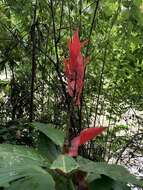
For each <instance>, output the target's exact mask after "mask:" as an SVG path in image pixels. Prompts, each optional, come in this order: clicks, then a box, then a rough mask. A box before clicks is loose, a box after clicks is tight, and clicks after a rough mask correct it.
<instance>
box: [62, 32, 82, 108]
mask: <svg viewBox="0 0 143 190" xmlns="http://www.w3.org/2000/svg"><path fill="white" fill-rule="evenodd" d="M82 46H83V44H82V43H80V40H79V37H78V32H77V31H76V32H74V35H73V38H72V39H71V40H69V42H68V47H69V53H70V57H69V59H64V70H65V75H66V77H67V82H68V93H69V95H70V96H71V97H74V103H75V105H78V106H79V105H80V96H81V93H82V89H83V85H84V64H83V56H82V54H81V47H82Z"/></svg>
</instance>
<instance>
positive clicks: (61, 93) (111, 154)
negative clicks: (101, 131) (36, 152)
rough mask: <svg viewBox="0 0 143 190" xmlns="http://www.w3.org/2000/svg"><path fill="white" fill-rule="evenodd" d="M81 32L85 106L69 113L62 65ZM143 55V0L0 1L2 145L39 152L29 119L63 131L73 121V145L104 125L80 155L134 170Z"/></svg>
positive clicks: (142, 134)
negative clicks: (80, 136) (83, 132)
mask: <svg viewBox="0 0 143 190" xmlns="http://www.w3.org/2000/svg"><path fill="white" fill-rule="evenodd" d="M77 29H78V30H79V36H80V40H81V41H83V40H89V43H88V45H87V46H86V47H85V48H84V49H83V55H84V56H85V57H86V56H88V55H89V56H90V63H89V64H88V66H87V69H86V74H85V87H84V91H83V96H82V104H81V107H80V108H71V109H70V113H69V114H67V113H68V104H67V102H68V101H70V97H67V95H66V79H65V76H64V72H63V59H64V57H68V54H69V52H68V47H67V39H68V38H69V37H71V36H72V34H73V31H75V30H77ZM142 51H143V2H142V0H132V1H131V0H118V1H116V0H110V1H104V0H95V1H93V0H78V1H77V0H72V1H70V0H61V1H58V0H54V1H53V0H49V1H46V0H42V1H38V0H15V1H13V0H0V73H1V79H0V142H1V143H10V144H22V145H28V146H31V147H37V142H38V140H39V137H38V133H37V131H36V130H35V129H33V127H32V124H31V122H32V121H38V122H42V123H46V124H49V125H50V126H51V125H52V127H54V128H58V129H61V130H63V131H65V130H66V129H67V127H68V126H67V123H68V119H70V125H72V130H71V131H70V134H69V138H70V139H71V138H72V137H73V136H75V135H77V134H78V133H79V132H80V131H81V130H82V129H84V128H87V127H93V126H95V125H96V126H97V125H98V126H102V125H104V126H108V127H109V129H108V130H107V133H106V134H105V135H103V136H101V137H98V138H97V139H96V141H95V142H94V141H92V142H90V143H88V144H86V145H85V146H83V147H81V150H80V155H83V156H84V157H86V158H89V159H90V160H94V161H107V162H110V163H111V162H112V163H122V164H126V165H131V166H133V165H134V163H133V162H132V159H133V161H134V160H135V159H136V158H137V157H141V156H142V152H143V149H142V148H143V147H142V139H143V129H142V122H143V121H142V117H141V116H142V115H141V114H138V112H139V111H142V110H143V61H142V60H143V54H142ZM129 110H132V113H133V114H132V115H129V117H132V118H129V117H128V114H127V113H128V112H129ZM140 113H142V112H140ZM130 119H131V124H130V121H129V120H130ZM133 121H135V123H133ZM42 139H44V137H43V138H42ZM140 162H141V160H137V165H138V167H139V168H140V169H141V166H139V165H140ZM109 177H110V176H109ZM106 180H107V179H106ZM107 181H108V180H107ZM14 189H16V187H14Z"/></svg>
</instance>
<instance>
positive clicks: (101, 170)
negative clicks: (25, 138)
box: [0, 124, 143, 190]
mask: <svg viewBox="0 0 143 190" xmlns="http://www.w3.org/2000/svg"><path fill="white" fill-rule="evenodd" d="M38 125H39V124H38ZM40 126H43V125H42V124H41V125H40ZM57 131H58V130H56V133H58V132H59V133H60V131H58V132H57ZM50 134H51V136H53V135H54V134H55V131H54V130H53V131H50ZM39 135H41V134H39ZM45 137H46V136H45ZM54 141H55V139H54V138H53V141H51V142H52V143H55V142H54ZM43 142H44V141H43ZM47 142H49V141H47ZM51 142H50V143H51ZM44 143H45V142H44ZM44 143H43V146H45V144H44ZM41 146H42V145H41ZM47 146H48V147H47V148H50V146H51V145H50V144H48V143H47ZM56 146H57V145H56ZM38 149H39V147H38ZM43 150H44V151H43ZM45 150H46V149H45V148H44V149H42V151H41V149H39V151H36V150H34V149H32V148H28V147H25V146H18V145H10V144H1V145H0V187H4V189H5V190H14V189H15V190H16V189H21V190H24V189H29V190H30V189H31V190H34V189H36V190H45V189H47V188H48V189H49V190H52V189H53V190H54V189H56V190H60V189H62V188H68V189H71V190H73V189H76V186H75V184H74V180H73V179H74V178H73V177H74V176H76V175H77V172H84V173H85V174H86V178H83V179H84V180H85V181H86V182H87V184H88V186H89V189H90V190H92V189H94V188H95V187H96V188H98V189H99V190H104V189H105V188H107V189H109V190H111V189H112V190H118V189H121V190H127V189H130V188H129V187H127V184H134V185H138V186H142V187H143V182H142V181H141V180H139V179H137V178H135V176H133V175H131V174H130V173H129V172H128V171H127V170H126V169H125V168H123V167H122V166H119V165H115V164H114V165H110V164H107V163H102V162H101V163H100V162H93V161H90V160H88V159H85V158H83V157H78V158H77V160H75V159H74V158H72V157H70V156H68V155H64V154H60V155H59V156H58V157H57V158H55V160H54V161H53V162H52V163H50V162H49V160H50V158H51V157H52V159H54V156H53V152H50V151H47V155H46V154H45ZM54 151H56V149H54ZM39 152H40V153H39ZM50 154H52V155H50ZM54 154H55V152H54ZM78 175H79V174H78ZM78 175H77V176H78ZM75 179H76V181H77V182H78V180H79V182H78V183H79V184H80V180H81V179H80V178H79V177H76V178H75Z"/></svg>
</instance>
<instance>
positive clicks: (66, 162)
mask: <svg viewBox="0 0 143 190" xmlns="http://www.w3.org/2000/svg"><path fill="white" fill-rule="evenodd" d="M50 168H51V169H53V170H56V169H57V170H60V171H62V172H63V173H66V174H67V173H71V172H73V171H74V170H77V169H78V168H79V165H78V164H77V163H76V161H75V160H74V159H73V158H72V157H70V156H66V155H60V156H59V157H58V158H57V159H56V160H55V161H54V162H53V164H52V165H51V167H50Z"/></svg>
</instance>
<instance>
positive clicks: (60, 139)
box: [33, 122, 64, 147]
mask: <svg viewBox="0 0 143 190" xmlns="http://www.w3.org/2000/svg"><path fill="white" fill-rule="evenodd" d="M33 125H34V127H35V128H36V129H37V130H39V131H40V132H42V133H44V134H45V135H46V136H47V137H48V138H49V139H51V140H52V141H53V142H54V143H55V144H56V145H59V146H61V147H62V146H63V144H64V132H63V131H60V130H58V129H55V128H54V127H53V125H50V124H44V123H38V122H34V123H33Z"/></svg>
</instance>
